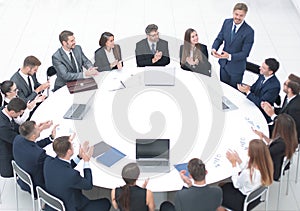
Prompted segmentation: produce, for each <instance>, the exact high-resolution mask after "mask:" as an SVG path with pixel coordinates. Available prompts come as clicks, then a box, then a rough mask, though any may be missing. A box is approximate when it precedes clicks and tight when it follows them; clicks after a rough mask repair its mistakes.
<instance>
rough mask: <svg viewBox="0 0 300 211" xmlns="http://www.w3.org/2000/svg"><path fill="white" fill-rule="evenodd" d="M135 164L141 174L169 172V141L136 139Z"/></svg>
mask: <svg viewBox="0 0 300 211" xmlns="http://www.w3.org/2000/svg"><path fill="white" fill-rule="evenodd" d="M136 162H137V164H138V165H139V167H140V170H141V172H160V173H163V172H169V171H170V140H169V139H136Z"/></svg>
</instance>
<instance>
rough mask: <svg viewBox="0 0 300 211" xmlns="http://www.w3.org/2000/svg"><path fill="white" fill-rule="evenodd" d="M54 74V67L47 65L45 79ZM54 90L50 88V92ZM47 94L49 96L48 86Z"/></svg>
mask: <svg viewBox="0 0 300 211" xmlns="http://www.w3.org/2000/svg"><path fill="white" fill-rule="evenodd" d="M54 75H56V69H55V68H54V67H53V66H50V67H48V69H47V81H48V80H49V79H50V78H51V77H52V76H54ZM53 91H54V90H53V89H52V92H53ZM47 96H49V88H48V89H47Z"/></svg>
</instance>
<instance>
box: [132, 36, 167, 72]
mask: <svg viewBox="0 0 300 211" xmlns="http://www.w3.org/2000/svg"><path fill="white" fill-rule="evenodd" d="M156 50H158V51H161V52H162V57H161V59H160V60H158V61H157V62H156V63H152V59H153V57H154V55H153V54H152V51H151V49H150V46H149V44H148V41H147V38H145V39H143V40H141V41H139V42H138V43H137V44H136V48H135V56H136V64H137V66H138V67H145V66H166V65H168V64H169V63H170V56H169V47H168V42H167V41H165V40H162V39H159V40H158V42H157V43H156Z"/></svg>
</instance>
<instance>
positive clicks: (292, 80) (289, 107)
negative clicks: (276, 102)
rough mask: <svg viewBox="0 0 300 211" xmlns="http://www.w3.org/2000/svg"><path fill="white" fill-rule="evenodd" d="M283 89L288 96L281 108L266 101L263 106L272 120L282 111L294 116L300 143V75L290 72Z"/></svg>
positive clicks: (271, 129)
mask: <svg viewBox="0 0 300 211" xmlns="http://www.w3.org/2000/svg"><path fill="white" fill-rule="evenodd" d="M283 91H284V92H285V93H286V96H285V98H284V101H283V105H282V107H281V108H277V109H275V110H274V108H273V107H272V104H270V103H268V102H265V101H264V102H262V103H261V107H262V109H263V110H264V111H265V112H266V114H267V115H268V116H269V117H271V119H272V120H275V119H276V117H277V115H278V114H282V113H286V114H289V115H290V116H291V117H293V119H294V120H295V123H296V129H297V134H298V143H300V95H299V92H300V77H298V76H296V75H294V74H290V75H289V77H288V79H287V80H286V81H285V82H284V85H283ZM269 130H270V134H272V131H273V125H272V124H270V125H269Z"/></svg>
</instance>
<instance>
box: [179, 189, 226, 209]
mask: <svg viewBox="0 0 300 211" xmlns="http://www.w3.org/2000/svg"><path fill="white" fill-rule="evenodd" d="M221 204H222V190H221V188H220V187H218V186H207V185H206V186H204V187H196V186H192V187H190V188H183V189H182V190H179V191H177V193H176V196H175V209H176V211H202V210H203V211H215V210H216V209H217V208H218V207H219V206H221Z"/></svg>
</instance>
